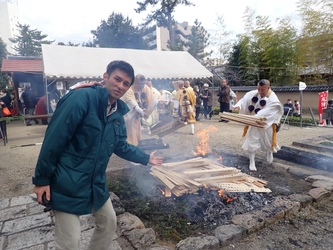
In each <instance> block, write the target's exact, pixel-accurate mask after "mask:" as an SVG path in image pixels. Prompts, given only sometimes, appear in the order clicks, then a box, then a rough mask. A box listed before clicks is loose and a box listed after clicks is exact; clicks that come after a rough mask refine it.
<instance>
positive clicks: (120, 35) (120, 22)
mask: <svg viewBox="0 0 333 250" xmlns="http://www.w3.org/2000/svg"><path fill="white" fill-rule="evenodd" d="M91 33H92V34H93V35H94V39H93V46H94V47H96V46H99V47H101V48H131V49H145V48H147V45H146V44H145V43H144V41H143V39H142V34H141V31H140V30H139V28H138V27H135V26H133V24H132V20H131V19H129V18H128V17H126V18H125V17H124V16H123V15H122V14H121V13H115V12H112V14H111V15H110V16H109V18H108V19H107V20H106V21H105V20H102V21H101V24H100V25H99V26H98V27H97V29H96V30H92V31H91ZM87 45H89V44H84V46H86V47H90V46H87Z"/></svg>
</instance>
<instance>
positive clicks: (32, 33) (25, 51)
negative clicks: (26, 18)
mask: <svg viewBox="0 0 333 250" xmlns="http://www.w3.org/2000/svg"><path fill="white" fill-rule="evenodd" d="M16 27H17V29H18V31H19V35H16V36H14V38H9V40H10V41H11V42H12V43H13V44H14V47H13V49H14V50H15V51H16V52H17V54H18V55H20V56H33V57H40V56H41V55H42V44H51V43H53V42H54V41H49V40H45V38H47V35H43V34H42V32H41V31H39V30H37V29H31V28H30V25H28V24H20V23H18V24H17V25H16Z"/></svg>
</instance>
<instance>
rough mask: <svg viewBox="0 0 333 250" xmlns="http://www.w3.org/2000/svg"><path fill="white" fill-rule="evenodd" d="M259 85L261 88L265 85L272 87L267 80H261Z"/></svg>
mask: <svg viewBox="0 0 333 250" xmlns="http://www.w3.org/2000/svg"><path fill="white" fill-rule="evenodd" d="M258 85H260V86H265V85H268V86H269V85H270V82H269V81H268V80H266V79H261V80H260V81H259V82H258Z"/></svg>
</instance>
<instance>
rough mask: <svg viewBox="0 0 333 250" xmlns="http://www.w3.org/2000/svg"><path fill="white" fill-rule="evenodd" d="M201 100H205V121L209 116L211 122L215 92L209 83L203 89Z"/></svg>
mask: <svg viewBox="0 0 333 250" xmlns="http://www.w3.org/2000/svg"><path fill="white" fill-rule="evenodd" d="M201 98H202V100H203V107H204V116H205V119H207V118H208V116H209V120H211V119H212V115H213V112H212V106H213V92H212V91H211V90H210V89H209V85H208V83H205V84H204V85H203V89H202V90H201Z"/></svg>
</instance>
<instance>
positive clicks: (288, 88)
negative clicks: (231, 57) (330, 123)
mask: <svg viewBox="0 0 333 250" xmlns="http://www.w3.org/2000/svg"><path fill="white" fill-rule="evenodd" d="M271 87H272V90H273V91H275V92H299V88H298V86H271ZM231 88H232V90H233V91H251V90H254V89H257V86H231ZM327 90H328V91H333V85H307V86H306V89H304V92H314V91H319V92H322V91H327Z"/></svg>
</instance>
